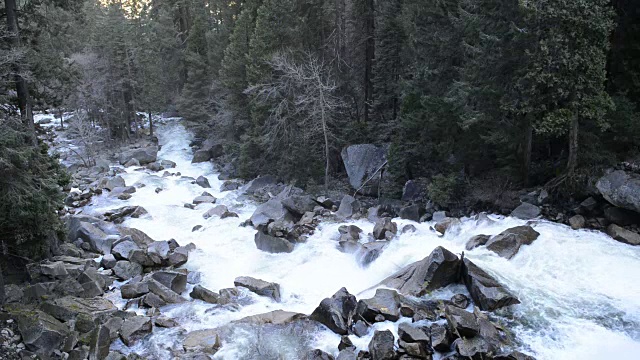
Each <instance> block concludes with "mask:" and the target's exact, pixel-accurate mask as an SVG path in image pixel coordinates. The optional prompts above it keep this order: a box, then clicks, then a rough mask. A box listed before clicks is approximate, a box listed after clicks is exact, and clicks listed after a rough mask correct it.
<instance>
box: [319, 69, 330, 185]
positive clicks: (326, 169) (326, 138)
mask: <svg viewBox="0 0 640 360" xmlns="http://www.w3.org/2000/svg"><path fill="white" fill-rule="evenodd" d="M322 86H323V85H322V79H321V78H320V75H319V74H318V89H319V90H320V114H321V118H322V133H323V135H324V158H325V167H324V192H325V195H329V155H330V154H329V134H328V129H327V119H326V113H325V109H324V107H325V105H326V104H325V101H324V91H323V89H322Z"/></svg>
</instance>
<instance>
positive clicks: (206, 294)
mask: <svg viewBox="0 0 640 360" xmlns="http://www.w3.org/2000/svg"><path fill="white" fill-rule="evenodd" d="M189 296H191V298H193V299H197V300H202V301H204V302H206V303H209V304H217V303H218V302H219V301H220V295H218V293H216V292H213V291H211V290H209V289H206V288H204V287H202V286H200V285H196V286H195V287H194V288H193V290H192V291H191V293H190V294H189Z"/></svg>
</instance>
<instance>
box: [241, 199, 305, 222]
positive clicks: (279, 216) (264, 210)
mask: <svg viewBox="0 0 640 360" xmlns="http://www.w3.org/2000/svg"><path fill="white" fill-rule="evenodd" d="M272 221H282V222H284V223H291V224H293V223H294V222H295V219H294V218H293V216H292V215H291V213H289V211H288V210H287V209H286V208H285V207H284V205H283V204H282V202H281V201H280V200H278V199H275V198H274V199H271V200H269V201H267V202H266V203H264V204H261V205H259V206H258V207H257V208H256V210H255V211H254V212H253V215H251V223H252V224H253V226H254V227H256V228H258V227H260V226H263V225H267V224H269V223H270V222H272Z"/></svg>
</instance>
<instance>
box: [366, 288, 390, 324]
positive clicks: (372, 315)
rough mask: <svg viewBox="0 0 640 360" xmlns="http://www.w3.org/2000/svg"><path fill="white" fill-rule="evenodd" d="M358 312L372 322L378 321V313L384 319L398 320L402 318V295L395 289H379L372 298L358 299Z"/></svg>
mask: <svg viewBox="0 0 640 360" xmlns="http://www.w3.org/2000/svg"><path fill="white" fill-rule="evenodd" d="M356 312H357V314H358V316H360V317H361V318H363V319H365V320H366V321H368V322H370V323H374V322H377V321H376V318H377V317H378V315H382V316H383V317H384V320H389V321H394V322H395V321H398V320H399V319H400V296H399V295H398V293H397V292H396V291H395V290H390V289H378V290H376V294H375V296H374V297H373V298H371V299H362V300H360V301H358V307H357V311H356Z"/></svg>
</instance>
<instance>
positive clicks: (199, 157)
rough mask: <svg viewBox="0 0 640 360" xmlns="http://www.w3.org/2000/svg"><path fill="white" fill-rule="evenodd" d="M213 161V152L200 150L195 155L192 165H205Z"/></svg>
mask: <svg viewBox="0 0 640 360" xmlns="http://www.w3.org/2000/svg"><path fill="white" fill-rule="evenodd" d="M209 160H211V152H209V150H198V151H196V152H194V153H193V159H192V160H191V163H192V164H198V163H203V162H207V161H209Z"/></svg>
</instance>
